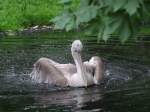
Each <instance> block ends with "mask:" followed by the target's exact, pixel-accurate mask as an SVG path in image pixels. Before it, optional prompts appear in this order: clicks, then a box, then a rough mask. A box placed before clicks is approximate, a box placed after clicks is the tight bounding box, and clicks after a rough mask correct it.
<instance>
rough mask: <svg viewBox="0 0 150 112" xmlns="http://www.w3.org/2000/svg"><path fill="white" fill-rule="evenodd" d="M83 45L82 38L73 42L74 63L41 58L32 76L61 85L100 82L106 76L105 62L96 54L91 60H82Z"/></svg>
mask: <svg viewBox="0 0 150 112" xmlns="http://www.w3.org/2000/svg"><path fill="white" fill-rule="evenodd" d="M82 48H83V45H82V43H81V41H80V40H75V41H74V42H73V43H72V47H71V53H72V57H73V59H74V62H75V65H74V64H70V63H69V64H60V63H57V62H55V61H53V60H51V59H48V58H40V59H39V60H38V61H37V62H36V63H35V64H34V68H33V71H32V72H31V74H30V75H31V78H32V79H34V80H35V81H37V82H39V83H42V82H44V83H48V84H53V85H59V86H71V87H87V86H90V85H94V84H96V85H97V84H99V82H100V81H101V80H102V79H103V77H104V67H103V62H102V60H101V58H100V57H98V56H94V57H92V58H91V59H90V60H89V61H86V62H84V63H83V62H82V59H81V51H82Z"/></svg>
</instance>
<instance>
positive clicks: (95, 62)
mask: <svg viewBox="0 0 150 112" xmlns="http://www.w3.org/2000/svg"><path fill="white" fill-rule="evenodd" d="M89 63H90V64H92V65H93V66H97V65H98V64H99V63H101V58H100V57H98V56H93V57H92V58H91V59H90V60H89Z"/></svg>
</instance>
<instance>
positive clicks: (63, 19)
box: [51, 12, 71, 29]
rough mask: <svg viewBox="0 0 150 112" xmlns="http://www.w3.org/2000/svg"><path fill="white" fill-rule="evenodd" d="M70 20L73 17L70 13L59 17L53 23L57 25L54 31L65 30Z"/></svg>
mask: <svg viewBox="0 0 150 112" xmlns="http://www.w3.org/2000/svg"><path fill="white" fill-rule="evenodd" d="M70 20H71V16H70V14H69V12H64V13H62V15H60V16H57V17H56V18H54V19H52V20H51V21H52V22H54V23H55V26H54V29H64V28H65V26H66V24H67V23H69V22H70Z"/></svg>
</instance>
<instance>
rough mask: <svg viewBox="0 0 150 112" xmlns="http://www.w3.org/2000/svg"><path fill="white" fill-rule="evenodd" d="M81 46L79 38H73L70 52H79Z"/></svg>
mask: <svg viewBox="0 0 150 112" xmlns="http://www.w3.org/2000/svg"><path fill="white" fill-rule="evenodd" d="M82 48H83V45H82V42H81V41H80V40H75V41H73V43H72V46H71V52H78V53H80V52H81V51H82Z"/></svg>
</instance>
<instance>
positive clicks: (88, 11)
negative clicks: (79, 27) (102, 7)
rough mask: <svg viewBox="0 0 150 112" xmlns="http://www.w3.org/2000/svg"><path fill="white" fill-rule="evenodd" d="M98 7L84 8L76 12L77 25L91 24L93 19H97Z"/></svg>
mask: <svg viewBox="0 0 150 112" xmlns="http://www.w3.org/2000/svg"><path fill="white" fill-rule="evenodd" d="M97 9H98V8H97V7H96V6H87V7H82V8H79V9H78V10H77V12H75V15H76V16H77V23H78V24H80V23H82V22H89V21H90V20H91V19H93V18H95V17H96V15H97Z"/></svg>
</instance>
